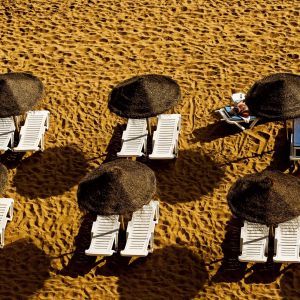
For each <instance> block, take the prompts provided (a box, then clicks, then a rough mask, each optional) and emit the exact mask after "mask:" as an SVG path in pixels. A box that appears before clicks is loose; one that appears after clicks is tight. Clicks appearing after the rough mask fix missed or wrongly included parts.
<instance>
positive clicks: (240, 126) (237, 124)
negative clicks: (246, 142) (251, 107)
mask: <svg viewBox="0 0 300 300" xmlns="http://www.w3.org/2000/svg"><path fill="white" fill-rule="evenodd" d="M234 124H235V125H236V126H237V127H238V128H240V129H242V130H245V127H243V126H242V125H240V124H239V123H237V122H235V123H234Z"/></svg>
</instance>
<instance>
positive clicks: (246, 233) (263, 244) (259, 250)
mask: <svg viewBox="0 0 300 300" xmlns="http://www.w3.org/2000/svg"><path fill="white" fill-rule="evenodd" d="M268 242H269V227H267V226H266V225H261V224H257V223H251V222H248V221H245V222H244V226H243V227H242V228H241V244H240V248H241V252H242V254H241V255H240V256H239V261H242V262H266V261H267V253H268Z"/></svg>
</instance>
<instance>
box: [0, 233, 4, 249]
mask: <svg viewBox="0 0 300 300" xmlns="http://www.w3.org/2000/svg"><path fill="white" fill-rule="evenodd" d="M4 230H5V228H2V230H1V241H0V248H3V247H4Z"/></svg>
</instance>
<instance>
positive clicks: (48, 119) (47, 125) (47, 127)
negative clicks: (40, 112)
mask: <svg viewBox="0 0 300 300" xmlns="http://www.w3.org/2000/svg"><path fill="white" fill-rule="evenodd" d="M49 122H50V116H49V113H48V115H47V118H46V130H48V129H49Z"/></svg>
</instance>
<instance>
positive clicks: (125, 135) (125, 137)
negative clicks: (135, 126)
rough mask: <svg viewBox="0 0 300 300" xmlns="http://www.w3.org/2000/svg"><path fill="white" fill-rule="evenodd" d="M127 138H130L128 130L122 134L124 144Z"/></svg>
mask: <svg viewBox="0 0 300 300" xmlns="http://www.w3.org/2000/svg"><path fill="white" fill-rule="evenodd" d="M127 136H128V133H127V130H124V131H123V132H122V142H124V141H125V140H126V139H127Z"/></svg>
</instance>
